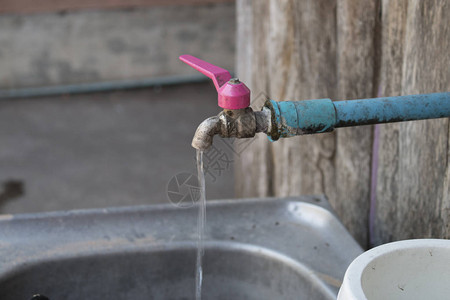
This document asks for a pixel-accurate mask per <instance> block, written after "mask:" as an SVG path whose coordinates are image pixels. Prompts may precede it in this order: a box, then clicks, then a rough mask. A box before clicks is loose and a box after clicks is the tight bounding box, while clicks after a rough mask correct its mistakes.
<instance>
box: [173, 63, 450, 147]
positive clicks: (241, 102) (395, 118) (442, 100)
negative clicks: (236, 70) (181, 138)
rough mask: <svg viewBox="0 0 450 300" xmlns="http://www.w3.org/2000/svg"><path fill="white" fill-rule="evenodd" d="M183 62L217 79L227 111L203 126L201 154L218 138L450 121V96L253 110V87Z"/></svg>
mask: <svg viewBox="0 0 450 300" xmlns="http://www.w3.org/2000/svg"><path fill="white" fill-rule="evenodd" d="M180 59H181V60H182V61H183V62H185V63H187V64H188V65H190V66H191V67H193V68H194V69H196V70H198V71H200V72H201V73H203V74H204V75H206V76H208V77H209V78H211V79H212V80H213V82H214V86H215V87H216V90H217V94H218V104H219V106H220V107H221V108H223V111H221V112H220V113H219V114H218V115H217V116H214V117H210V118H208V119H206V120H205V121H203V122H202V123H201V124H200V126H198V128H197V130H196V132H195V135H194V138H193V140H192V147H194V148H196V149H198V150H207V149H208V148H209V147H211V145H212V143H213V137H214V135H219V136H221V137H225V138H231V137H235V138H252V137H254V136H255V134H256V133H258V132H263V133H265V134H267V136H268V138H269V140H271V141H276V140H278V139H279V138H286V137H291V136H297V135H303V134H314V133H323V132H330V131H333V130H334V129H335V128H339V127H349V126H361V125H370V124H380V123H391V122H402V121H412V120H423V119H434V118H444V117H450V92H444V93H433V94H420V95H408V96H395V97H380V98H371V99H358V100H343V101H332V100H331V99H316V100H303V101H282V102H277V101H274V100H267V101H266V102H265V104H264V106H263V107H262V109H261V111H253V109H252V108H251V107H250V89H249V88H248V87H247V86H246V85H245V84H244V83H243V82H241V81H239V79H237V78H232V77H231V75H230V73H229V72H228V71H227V70H225V69H222V68H220V67H217V66H214V65H212V64H210V63H208V62H205V61H203V60H201V59H198V58H196V57H194V56H191V55H181V56H180Z"/></svg>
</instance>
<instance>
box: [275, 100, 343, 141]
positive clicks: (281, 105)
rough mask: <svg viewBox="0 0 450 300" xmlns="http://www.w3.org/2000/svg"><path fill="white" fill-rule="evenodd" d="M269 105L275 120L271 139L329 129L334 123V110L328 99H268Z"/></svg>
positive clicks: (331, 128)
mask: <svg viewBox="0 0 450 300" xmlns="http://www.w3.org/2000/svg"><path fill="white" fill-rule="evenodd" d="M269 105H270V109H271V111H272V116H273V117H274V120H275V122H274V124H273V127H275V128H273V129H272V134H270V139H271V140H277V139H278V138H279V137H290V136H296V135H302V134H310V133H319V132H326V131H331V130H333V128H334V124H335V123H336V112H335V109H334V106H333V102H332V101H331V100H330V99H317V100H304V101H283V102H276V101H273V100H270V103H269Z"/></svg>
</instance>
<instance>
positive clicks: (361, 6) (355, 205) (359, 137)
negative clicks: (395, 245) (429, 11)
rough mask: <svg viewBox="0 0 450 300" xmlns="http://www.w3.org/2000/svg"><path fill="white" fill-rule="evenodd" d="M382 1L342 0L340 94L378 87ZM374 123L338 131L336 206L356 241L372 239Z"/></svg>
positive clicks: (357, 94) (368, 93)
mask: <svg viewBox="0 0 450 300" xmlns="http://www.w3.org/2000/svg"><path fill="white" fill-rule="evenodd" d="M377 2H378V1H375V0H367V1H356V0H346V1H338V7H337V16H338V17H337V56H338V69H337V72H338V82H337V89H338V93H337V94H338V99H358V98H370V97H372V96H374V95H373V91H374V82H375V79H376V78H375V62H376V53H377V52H376V46H377V45H376V24H377V23H376V17H377V9H378V5H377ZM372 131H373V129H372V126H363V127H355V128H343V129H338V130H337V144H336V155H335V167H336V196H335V197H336V201H335V205H334V207H335V209H336V211H337V213H338V215H339V216H340V217H341V219H342V221H343V223H344V224H345V225H346V226H347V228H348V229H349V230H350V232H351V233H352V234H353V236H354V237H355V238H356V240H357V241H358V242H359V243H360V244H361V245H362V246H366V245H367V242H368V215H369V205H370V163H371V154H372Z"/></svg>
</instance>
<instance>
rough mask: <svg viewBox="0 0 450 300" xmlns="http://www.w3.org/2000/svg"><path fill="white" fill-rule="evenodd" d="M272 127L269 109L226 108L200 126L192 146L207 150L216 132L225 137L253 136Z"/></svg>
mask: <svg viewBox="0 0 450 300" xmlns="http://www.w3.org/2000/svg"><path fill="white" fill-rule="evenodd" d="M270 127H271V124H270V111H269V110H268V109H264V110H263V111H257V112H254V111H253V110H252V109H251V107H246V108H243V109H225V110H223V111H222V112H220V113H219V114H218V115H217V116H215V117H211V118H208V119H206V120H205V121H203V122H202V123H201V124H200V126H198V128H197V130H196V131H195V135H194V139H193V140H192V147H194V148H195V149H198V150H207V149H208V148H209V147H211V145H212V142H213V138H214V135H216V134H218V135H220V136H221V137H223V138H252V137H254V136H255V134H256V133H258V132H264V133H267V132H268V130H270Z"/></svg>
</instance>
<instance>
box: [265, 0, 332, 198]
mask: <svg viewBox="0 0 450 300" xmlns="http://www.w3.org/2000/svg"><path fill="white" fill-rule="evenodd" d="M271 8H272V9H271V27H270V28H271V43H270V45H269V47H270V53H271V55H270V56H269V59H270V62H269V65H270V70H269V72H270V74H271V80H270V86H269V87H270V88H269V90H270V96H271V98H272V99H276V100H280V101H284V100H302V99H318V98H332V97H334V94H335V86H336V76H335V74H336V55H335V49H336V35H335V24H336V15H335V8H336V1H330V0H325V1H285V2H279V1H273V2H272V6H271ZM334 143H335V137H334V133H328V134H322V135H315V136H302V137H296V138H290V139H286V140H280V141H278V142H276V143H274V144H273V146H272V147H273V153H274V162H275V163H274V179H273V180H274V191H275V194H276V195H277V196H287V195H298V194H323V193H327V194H329V195H334V193H333V187H334V166H333V163H332V161H331V159H332V158H333V155H334ZM326 188H327V189H328V191H325V189H326Z"/></svg>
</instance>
